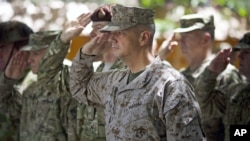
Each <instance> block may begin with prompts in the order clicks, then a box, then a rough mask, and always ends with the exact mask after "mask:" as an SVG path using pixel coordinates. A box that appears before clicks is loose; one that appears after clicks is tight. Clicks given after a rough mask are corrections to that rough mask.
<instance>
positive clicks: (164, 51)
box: [158, 33, 178, 60]
mask: <svg viewBox="0 0 250 141" xmlns="http://www.w3.org/2000/svg"><path fill="white" fill-rule="evenodd" d="M177 45H178V42H177V41H175V33H172V34H171V35H170V36H169V37H168V39H167V40H165V41H163V43H162V44H161V46H160V48H159V53H158V55H159V56H160V58H161V59H162V60H164V59H166V57H167V56H168V55H169V54H170V53H172V52H173V48H174V47H175V46H177Z"/></svg>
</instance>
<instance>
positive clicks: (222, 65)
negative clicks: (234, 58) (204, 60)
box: [208, 49, 230, 74]
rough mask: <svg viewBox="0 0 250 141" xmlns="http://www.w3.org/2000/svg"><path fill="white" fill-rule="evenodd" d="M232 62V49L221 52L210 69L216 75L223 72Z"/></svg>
mask: <svg viewBox="0 0 250 141" xmlns="http://www.w3.org/2000/svg"><path fill="white" fill-rule="evenodd" d="M229 62H230V49H224V50H221V51H220V52H219V53H218V54H217V55H216V57H215V58H214V59H213V61H212V62H211V63H210V65H209V67H208V69H209V70H210V71H212V72H215V73H218V74H219V73H221V72H223V71H224V70H225V69H226V67H227V65H228V64H229Z"/></svg>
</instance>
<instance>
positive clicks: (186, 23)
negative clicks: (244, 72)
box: [175, 14, 242, 141]
mask: <svg viewBox="0 0 250 141" xmlns="http://www.w3.org/2000/svg"><path fill="white" fill-rule="evenodd" d="M180 24H181V27H180V28H177V29H176V30H175V32H177V33H186V32H190V31H194V30H201V31H204V32H205V31H206V32H211V31H214V29H215V27H214V22H213V16H211V15H209V16H207V15H202V14H189V15H184V16H183V17H181V20H180ZM210 35H211V34H210ZM211 36H212V35H211ZM214 57H215V55H210V56H209V57H207V58H205V59H204V60H203V62H202V63H201V65H199V66H198V67H197V68H196V69H195V70H192V71H191V69H190V68H189V67H188V68H186V69H184V70H182V71H181V72H182V73H183V74H184V75H185V77H186V78H187V79H188V80H189V81H190V82H191V84H192V85H193V87H194V88H195V94H196V97H197V100H198V102H199V104H200V108H201V113H202V125H203V127H204V131H205V134H206V137H207V140H208V141H221V140H223V138H224V126H223V123H222V117H223V115H221V114H218V113H217V112H215V113H211V112H210V110H209V108H210V107H213V106H215V105H211V104H210V103H208V101H207V100H204V99H206V98H205V97H204V95H202V92H200V91H201V89H200V88H199V87H200V84H199V83H197V78H198V77H199V76H200V75H201V74H202V73H203V72H204V71H205V68H206V67H207V66H208V65H209V64H210V63H211V61H212V59H213V58H214ZM241 81H242V78H241V76H240V74H239V73H238V71H237V69H236V68H235V67H234V66H232V65H229V66H228V67H227V69H226V70H225V71H224V72H223V73H221V74H220V75H219V76H218V77H217V79H216V82H215V83H216V87H217V88H219V89H224V88H226V87H228V85H230V84H233V83H237V82H241ZM196 89H199V91H197V90H196ZM221 106H225V105H221Z"/></svg>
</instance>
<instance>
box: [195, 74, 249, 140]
mask: <svg viewBox="0 0 250 141" xmlns="http://www.w3.org/2000/svg"><path fill="white" fill-rule="evenodd" d="M217 76H218V75H217V74H216V73H213V72H211V71H209V70H208V69H206V70H205V71H204V72H203V73H202V75H201V76H200V77H199V78H198V80H197V83H199V87H198V88H197V91H198V92H199V94H200V97H203V98H202V101H206V102H204V104H206V105H205V106H206V107H207V111H210V113H207V114H214V115H215V114H218V115H221V116H222V117H223V120H222V121H223V123H222V124H223V125H224V126H225V139H224V140H225V141H230V134H229V131H230V130H229V129H230V125H233V124H238V125H250V119H249V117H250V112H249V107H250V102H249V101H250V84H249V83H247V82H245V81H241V82H234V83H231V84H228V86H227V87H224V88H223V89H219V88H218V87H216V78H217ZM201 106H203V105H201Z"/></svg>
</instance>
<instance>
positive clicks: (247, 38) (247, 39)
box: [233, 32, 250, 51]
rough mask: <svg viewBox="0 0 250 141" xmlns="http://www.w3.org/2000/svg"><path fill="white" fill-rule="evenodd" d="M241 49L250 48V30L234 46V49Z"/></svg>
mask: <svg viewBox="0 0 250 141" xmlns="http://www.w3.org/2000/svg"><path fill="white" fill-rule="evenodd" d="M241 49H250V32H247V33H245V34H244V36H243V38H242V39H240V41H239V43H238V44H236V46H235V47H233V51H239V50H241Z"/></svg>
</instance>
